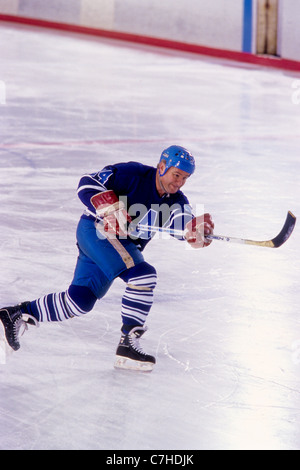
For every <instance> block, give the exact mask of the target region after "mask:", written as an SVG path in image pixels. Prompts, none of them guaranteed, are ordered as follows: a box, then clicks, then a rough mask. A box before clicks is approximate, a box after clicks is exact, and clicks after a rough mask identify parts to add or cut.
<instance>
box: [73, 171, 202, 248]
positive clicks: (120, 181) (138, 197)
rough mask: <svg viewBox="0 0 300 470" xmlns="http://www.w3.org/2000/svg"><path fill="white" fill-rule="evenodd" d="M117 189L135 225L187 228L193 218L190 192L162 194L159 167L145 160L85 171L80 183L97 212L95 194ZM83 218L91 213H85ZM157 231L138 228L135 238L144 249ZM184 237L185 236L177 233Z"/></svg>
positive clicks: (86, 200) (83, 197) (84, 197)
mask: <svg viewBox="0 0 300 470" xmlns="http://www.w3.org/2000/svg"><path fill="white" fill-rule="evenodd" d="M107 190H113V191H114V192H115V194H116V195H117V196H118V197H119V199H120V200H122V201H123V202H124V204H125V208H126V210H127V212H128V214H129V215H130V216H131V218H132V221H133V222H132V225H133V226H134V225H136V224H138V223H139V224H141V225H151V226H156V227H168V228H171V229H179V230H183V229H184V228H185V226H186V224H187V222H189V221H190V220H191V219H192V218H193V215H192V209H191V206H190V204H189V201H188V199H187V198H186V196H185V195H184V194H183V193H182V192H181V191H178V192H177V193H175V194H164V195H163V196H160V195H159V194H158V192H157V189H156V168H154V167H151V166H146V165H143V164H141V163H136V162H128V163H117V164H115V165H108V166H106V167H105V168H103V169H102V170H101V171H99V172H97V173H92V174H87V175H83V176H82V178H81V180H80V182H79V186H78V196H79V198H80V200H81V201H82V202H83V204H84V205H85V206H86V207H87V209H88V210H89V211H91V212H93V213H95V208H94V206H93V205H92V203H91V197H92V196H94V195H95V194H98V193H99V192H101V191H107ZM82 217H83V218H91V216H89V215H86V214H83V216H82ZM154 233H155V232H153V231H151V230H144V231H141V230H139V229H138V230H135V231H132V232H130V238H131V239H132V241H133V242H134V243H135V244H136V245H139V246H140V248H141V249H143V248H144V247H145V245H146V244H147V243H148V242H149V241H150V239H151V237H152V236H153V235H154ZM176 238H179V239H181V240H183V239H184V238H183V237H182V236H177V237H176Z"/></svg>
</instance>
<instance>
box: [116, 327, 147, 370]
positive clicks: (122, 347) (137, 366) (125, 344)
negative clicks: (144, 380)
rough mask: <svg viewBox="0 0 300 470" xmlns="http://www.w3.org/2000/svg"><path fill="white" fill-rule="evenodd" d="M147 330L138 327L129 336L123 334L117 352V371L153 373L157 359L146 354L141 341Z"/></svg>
mask: <svg viewBox="0 0 300 470" xmlns="http://www.w3.org/2000/svg"><path fill="white" fill-rule="evenodd" d="M145 331H146V328H144V327H142V326H137V327H134V328H132V330H131V331H130V332H129V333H127V334H124V333H123V334H122V336H121V339H120V343H119V346H118V348H117V351H116V361H115V368H116V369H127V370H137V371H142V372H151V371H152V370H153V367H154V364H155V362H156V361H155V357H153V356H150V355H149V354H146V353H145V352H144V351H143V350H142V348H141V346H140V344H139V339H140V337H141V336H142V335H143V334H144V333H145Z"/></svg>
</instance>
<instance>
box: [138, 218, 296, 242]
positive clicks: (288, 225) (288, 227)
mask: <svg viewBox="0 0 300 470" xmlns="http://www.w3.org/2000/svg"><path fill="white" fill-rule="evenodd" d="M296 220H297V219H296V217H295V216H294V214H292V212H291V211H289V212H288V214H287V217H286V220H285V223H284V225H283V227H282V229H281V231H280V232H279V234H278V235H277V236H276V237H274V238H272V240H265V241H256V240H248V239H245V238H235V237H228V236H224V235H206V237H205V238H206V239H208V240H220V241H223V242H230V243H240V244H245V245H256V246H263V247H267V248H279V247H280V246H281V245H283V244H284V243H285V242H286V241H287V239H288V238H289V237H290V236H291V234H292V232H293V230H294V227H295V224H296ZM136 229H138V230H149V231H153V232H163V233H169V234H170V235H176V236H179V237H180V236H182V237H183V236H184V231H183V230H174V229H169V228H160V227H152V226H148V225H137V226H136Z"/></svg>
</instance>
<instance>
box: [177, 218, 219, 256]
mask: <svg viewBox="0 0 300 470" xmlns="http://www.w3.org/2000/svg"><path fill="white" fill-rule="evenodd" d="M214 227H215V224H214V222H213V220H212V217H211V215H210V214H207V213H206V214H204V215H200V216H198V217H194V219H192V220H190V222H188V223H187V224H186V228H185V235H184V236H185V238H186V240H187V242H188V243H189V244H190V245H191V246H192V247H193V248H204V247H206V246H208V245H210V244H211V242H212V240H208V239H207V238H205V236H206V235H211V234H212V233H213V231H214Z"/></svg>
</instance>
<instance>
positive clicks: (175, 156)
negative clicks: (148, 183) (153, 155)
mask: <svg viewBox="0 0 300 470" xmlns="http://www.w3.org/2000/svg"><path fill="white" fill-rule="evenodd" d="M162 160H165V161H166V168H165V171H164V172H163V173H160V176H163V175H164V174H165V173H166V172H167V171H168V169H169V168H171V166H175V167H176V168H179V169H180V170H182V171H186V172H187V173H189V174H190V175H191V174H193V173H194V171H195V159H194V157H193V155H192V154H191V153H190V152H189V151H188V150H186V149H185V148H183V147H180V146H179V145H171V147H168V148H167V149H166V150H164V151H163V153H162V154H161V157H160V160H159V161H160V162H161V161H162Z"/></svg>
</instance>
